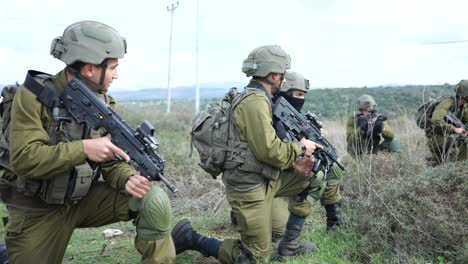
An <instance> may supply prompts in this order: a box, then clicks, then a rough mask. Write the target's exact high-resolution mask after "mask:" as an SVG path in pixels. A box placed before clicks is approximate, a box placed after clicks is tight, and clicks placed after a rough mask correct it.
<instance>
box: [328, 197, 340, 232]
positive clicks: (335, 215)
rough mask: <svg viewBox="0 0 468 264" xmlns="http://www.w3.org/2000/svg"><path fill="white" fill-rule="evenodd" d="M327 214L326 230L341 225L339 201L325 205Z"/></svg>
mask: <svg viewBox="0 0 468 264" xmlns="http://www.w3.org/2000/svg"><path fill="white" fill-rule="evenodd" d="M325 210H326V212H327V213H326V216H327V231H329V230H332V229H334V228H337V227H339V226H340V225H341V218H342V212H343V210H342V209H341V203H339V202H337V203H332V204H328V205H325Z"/></svg>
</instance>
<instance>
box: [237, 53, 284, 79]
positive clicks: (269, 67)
mask: <svg viewBox="0 0 468 264" xmlns="http://www.w3.org/2000/svg"><path fill="white" fill-rule="evenodd" d="M290 68H291V57H289V55H288V54H287V53H286V52H285V51H284V50H283V49H282V48H281V47H280V46H278V45H266V46H260V47H257V48H255V49H254V50H252V52H250V54H249V56H248V57H247V59H245V60H244V62H243V63H242V72H243V73H245V75H247V77H250V76H256V77H266V76H267V75H268V74H270V73H285V72H286V70H287V69H290Z"/></svg>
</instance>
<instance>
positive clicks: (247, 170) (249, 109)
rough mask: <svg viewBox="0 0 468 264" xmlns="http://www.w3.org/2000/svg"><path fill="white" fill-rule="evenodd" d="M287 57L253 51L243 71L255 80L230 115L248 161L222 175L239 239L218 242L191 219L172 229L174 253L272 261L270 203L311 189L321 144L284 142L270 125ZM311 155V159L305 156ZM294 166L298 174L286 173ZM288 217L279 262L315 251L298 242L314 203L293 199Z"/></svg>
mask: <svg viewBox="0 0 468 264" xmlns="http://www.w3.org/2000/svg"><path fill="white" fill-rule="evenodd" d="M290 64H291V60H290V57H289V55H288V54H287V53H286V52H285V51H284V50H283V49H282V48H281V47H279V46H277V45H267V46H260V47H257V48H255V49H254V50H252V52H250V54H249V55H248V57H247V58H246V59H245V60H244V62H243V64H242V71H243V72H244V73H245V74H246V75H247V77H252V79H251V81H250V83H249V84H248V85H247V87H246V89H245V90H244V91H243V92H241V93H240V96H243V97H241V99H239V100H241V101H240V103H239V104H238V106H237V107H236V108H235V109H234V110H233V112H232V119H233V120H232V122H233V124H234V128H235V132H236V134H237V135H238V138H239V140H240V142H238V143H242V146H243V147H242V148H244V147H245V150H240V151H243V152H244V153H240V155H239V156H237V155H236V157H239V158H242V157H246V158H245V159H244V161H243V162H242V163H240V164H239V165H238V166H233V168H230V169H226V170H225V171H224V172H223V176H222V180H223V183H224V184H225V192H226V196H227V199H228V201H229V204H230V206H231V208H232V210H233V212H234V215H235V217H236V219H237V221H238V227H239V232H240V239H230V238H228V239H225V240H223V241H219V240H217V239H215V238H208V237H205V236H202V235H200V234H198V233H197V232H195V231H194V230H193V229H192V227H191V224H190V222H189V221H188V220H186V219H184V220H182V221H180V222H179V223H178V224H177V225H176V226H175V227H174V229H173V231H172V237H173V240H174V244H175V246H176V252H177V253H181V252H183V251H185V250H197V251H199V252H201V253H203V254H204V255H206V256H214V257H216V258H218V259H219V260H220V261H221V262H222V263H257V262H262V263H264V262H268V260H269V258H270V252H271V240H272V227H271V221H272V219H271V216H272V213H271V211H272V205H273V200H274V198H276V197H298V198H300V196H298V194H300V193H302V192H303V191H304V190H305V189H307V188H308V187H309V185H310V176H311V175H310V174H311V173H310V172H311V169H312V165H313V161H312V160H311V159H310V158H309V157H310V155H312V154H313V152H314V151H315V149H316V148H322V146H321V145H319V144H316V143H315V142H313V141H310V140H307V139H305V138H304V139H302V140H301V141H300V142H285V141H282V140H280V139H279V138H278V137H277V135H276V131H275V129H274V128H273V126H272V108H271V107H272V96H273V95H275V94H277V93H278V92H279V91H280V89H281V87H282V85H283V84H284V80H285V74H286V70H287V69H289V68H290ZM306 156H309V157H306ZM290 168H295V170H287V169H290ZM288 209H289V212H290V214H289V218H288V221H287V225H286V230H285V232H284V234H283V236H282V238H281V241H280V243H279V247H278V255H279V256H280V257H281V258H286V257H290V256H295V255H299V254H302V253H307V252H313V251H315V250H317V247H316V246H315V245H314V244H312V243H310V242H309V243H304V242H301V241H299V235H300V233H301V230H302V228H303V225H304V222H305V218H306V217H307V216H308V215H310V213H311V205H310V204H309V203H308V202H307V201H306V200H305V199H290V200H289V206H288Z"/></svg>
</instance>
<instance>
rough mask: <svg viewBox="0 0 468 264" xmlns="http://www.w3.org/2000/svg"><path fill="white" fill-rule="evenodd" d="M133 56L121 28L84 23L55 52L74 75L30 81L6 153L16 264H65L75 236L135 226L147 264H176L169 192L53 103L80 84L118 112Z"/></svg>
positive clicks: (5, 187)
mask: <svg viewBox="0 0 468 264" xmlns="http://www.w3.org/2000/svg"><path fill="white" fill-rule="evenodd" d="M126 52H127V43H126V40H125V38H123V37H122V36H121V35H120V34H119V33H118V32H117V31H116V30H115V29H114V28H112V27H110V26H108V25H106V24H103V23H100V22H96V21H80V22H77V23H74V24H72V25H70V26H68V27H67V28H66V29H65V30H64V32H63V35H62V36H59V37H57V38H55V39H53V40H52V45H51V49H50V53H51V55H52V56H53V57H55V58H57V59H59V60H61V61H62V62H64V63H65V67H64V69H63V70H61V71H60V72H58V73H57V74H55V75H48V74H44V73H38V72H34V71H29V72H28V77H27V78H26V81H25V83H24V84H23V85H21V86H20V87H19V88H18V89H17V90H16V93H15V94H14V98H13V102H12V108H10V109H9V110H11V121H10V123H9V127H8V128H9V129H6V127H3V129H4V130H2V132H3V133H2V135H1V136H2V138H1V144H0V175H1V181H0V183H1V184H0V194H1V200H2V202H3V203H5V204H6V205H7V209H8V215H9V221H8V223H7V225H6V227H5V240H6V250H7V252H8V256H9V258H10V263H47V264H49V263H62V261H63V257H64V254H65V251H66V249H67V245H68V242H69V240H70V238H71V236H72V234H73V231H74V230H75V229H77V228H85V227H98V226H104V225H108V224H111V223H116V222H119V221H130V220H132V219H134V221H135V223H136V233H137V236H136V238H135V247H136V249H137V250H138V252H139V253H140V254H141V255H142V258H141V261H142V262H143V263H161V264H163V263H174V261H175V248H174V243H173V241H172V238H171V236H170V234H169V232H170V223H171V208H170V203H169V198H168V196H167V194H166V193H165V191H164V190H163V189H162V188H160V187H159V186H158V184H157V183H155V182H150V181H149V180H148V179H147V178H146V177H145V175H141V174H140V173H139V172H137V171H135V170H134V169H133V168H132V167H131V166H130V164H129V163H128V161H129V160H130V157H129V156H128V155H127V154H126V153H125V152H124V151H123V150H122V149H120V148H119V147H117V146H116V145H114V144H113V143H112V141H111V136H112V135H105V134H106V133H107V132H106V131H103V130H104V129H98V130H95V129H93V128H90V127H88V126H87V125H85V124H82V123H79V121H77V120H76V119H75V118H73V116H72V115H71V114H70V112H69V111H68V110H67V108H66V107H65V106H64V105H63V104H62V103H61V102H60V100H58V99H57V100H58V102H57V101H51V100H52V99H54V98H57V97H56V96H57V95H58V94H61V93H62V92H63V91H64V90H65V89H66V87H67V84H68V82H69V81H71V80H73V79H74V78H78V79H79V80H81V81H82V82H83V83H85V85H86V88H84V89H89V90H90V91H92V92H93V93H94V94H95V95H96V96H97V97H99V98H100V99H101V100H103V102H105V103H106V104H108V105H109V107H111V108H114V109H115V107H116V102H115V101H114V99H113V98H112V96H110V95H109V94H108V93H107V91H108V89H109V88H110V85H111V83H112V81H114V80H115V79H117V78H118V71H117V67H118V66H119V59H121V58H123V57H124V55H125V54H126ZM38 94H39V95H40V96H37V95H38ZM44 95H45V96H44ZM46 99H49V100H50V101H46ZM10 103H11V102H10ZM50 105H54V107H53V108H52V109H50ZM3 110H5V111H6V109H2V113H3V114H6V112H3ZM4 121H5V120H4ZM3 125H6V123H4V124H3ZM10 132H11V133H10ZM7 142H8V143H7ZM118 157H120V158H119V159H118ZM2 249H4V247H2V248H0V250H2ZM2 256H3V254H2Z"/></svg>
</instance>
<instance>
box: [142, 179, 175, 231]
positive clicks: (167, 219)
mask: <svg viewBox="0 0 468 264" xmlns="http://www.w3.org/2000/svg"><path fill="white" fill-rule="evenodd" d="M138 211H139V215H140V218H139V220H138V222H137V233H138V236H139V238H141V239H143V240H157V239H161V238H162V237H164V236H166V235H167V234H169V231H170V225H171V215H172V212H171V205H170V202H169V197H168V196H167V194H166V192H165V191H164V190H163V189H161V188H160V187H159V186H158V184H157V183H155V184H153V187H152V188H151V190H150V191H149V192H148V193H146V194H145V196H144V197H143V198H142V199H141V202H140V206H139V210H138Z"/></svg>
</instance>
